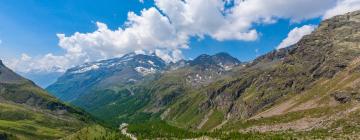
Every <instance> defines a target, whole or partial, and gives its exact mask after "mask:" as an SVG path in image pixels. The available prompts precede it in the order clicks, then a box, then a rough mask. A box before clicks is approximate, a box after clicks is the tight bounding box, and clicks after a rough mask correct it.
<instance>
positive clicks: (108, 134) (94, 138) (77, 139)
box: [64, 125, 130, 140]
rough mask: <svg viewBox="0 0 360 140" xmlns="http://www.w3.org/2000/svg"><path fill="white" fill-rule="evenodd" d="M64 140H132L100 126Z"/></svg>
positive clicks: (85, 129) (116, 131)
mask: <svg viewBox="0 0 360 140" xmlns="http://www.w3.org/2000/svg"><path fill="white" fill-rule="evenodd" d="M64 140H130V139H129V138H128V137H126V136H124V135H122V134H120V131H119V130H113V129H108V128H105V127H102V126H100V125H92V126H88V127H85V128H83V129H81V130H80V131H78V132H76V133H74V134H72V135H70V136H67V137H65V138H64Z"/></svg>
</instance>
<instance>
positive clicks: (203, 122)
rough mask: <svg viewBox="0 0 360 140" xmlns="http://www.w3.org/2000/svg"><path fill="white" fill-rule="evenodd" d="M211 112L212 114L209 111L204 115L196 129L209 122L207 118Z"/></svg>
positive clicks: (211, 111)
mask: <svg viewBox="0 0 360 140" xmlns="http://www.w3.org/2000/svg"><path fill="white" fill-rule="evenodd" d="M213 112H214V111H213V110H210V112H209V113H208V114H206V115H205V118H204V119H203V120H202V121H201V123H200V124H199V125H198V126H197V127H196V128H197V129H201V128H202V127H203V126H204V125H205V124H206V122H207V121H208V120H209V117H210V116H211V115H212V113H213Z"/></svg>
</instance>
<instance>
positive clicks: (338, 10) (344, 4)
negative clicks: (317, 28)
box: [323, 0, 360, 19]
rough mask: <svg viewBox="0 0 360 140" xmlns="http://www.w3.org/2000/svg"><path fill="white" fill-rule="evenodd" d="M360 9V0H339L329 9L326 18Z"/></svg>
mask: <svg viewBox="0 0 360 140" xmlns="http://www.w3.org/2000/svg"><path fill="white" fill-rule="evenodd" d="M356 10H360V0H339V1H338V2H337V4H336V6H335V7H334V8H332V9H330V10H328V11H327V12H326V13H325V15H324V17H323V18H324V19H329V18H331V17H333V16H336V15H341V14H345V13H348V12H352V11H356Z"/></svg>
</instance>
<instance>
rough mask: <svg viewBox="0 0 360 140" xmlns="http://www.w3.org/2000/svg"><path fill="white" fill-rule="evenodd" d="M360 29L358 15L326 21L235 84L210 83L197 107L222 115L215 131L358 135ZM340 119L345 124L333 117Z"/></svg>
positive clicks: (251, 67) (242, 72)
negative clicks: (211, 84)
mask: <svg viewBox="0 0 360 140" xmlns="http://www.w3.org/2000/svg"><path fill="white" fill-rule="evenodd" d="M359 27H360V12H353V13H350V14H347V15H343V16H337V17H334V18H332V19H329V20H326V21H324V22H323V23H321V25H320V26H319V28H318V29H317V30H316V31H315V32H313V33H312V34H311V35H309V36H305V37H304V38H303V39H302V40H301V41H300V42H299V43H297V44H296V45H294V46H293V47H291V48H289V49H286V50H280V51H275V52H272V53H269V54H267V55H265V56H262V57H260V58H259V59H257V60H255V61H254V62H253V63H252V64H249V65H248V66H247V67H246V68H244V69H242V70H240V71H237V72H236V74H235V75H236V76H233V78H228V79H226V80H224V81H218V82H216V83H214V86H211V87H209V88H208V89H211V90H207V91H208V92H207V94H208V97H207V99H206V100H207V101H206V102H204V103H203V104H201V105H200V106H201V107H205V108H208V110H213V112H216V111H219V112H221V113H220V114H222V116H223V117H222V118H223V120H219V119H218V121H217V123H216V124H217V125H213V126H216V127H213V128H219V127H220V126H221V125H224V124H225V123H227V125H230V126H231V124H232V123H234V122H238V123H235V124H236V125H233V127H229V129H244V128H246V127H248V128H246V129H245V131H253V130H255V131H261V132H264V131H265V132H266V131H277V130H278V131H285V130H296V131H310V130H317V129H325V130H326V129H330V131H332V130H338V133H342V132H346V131H347V130H346V129H345V128H344V130H343V129H342V128H343V127H348V128H351V129H353V130H357V129H358V128H359V125H358V124H357V123H358V121H359V120H357V119H356V118H357V117H355V116H356V115H355V114H357V112H359V110H358V109H357V108H358V107H359V104H358V101H357V100H356V99H357V97H358V95H359V91H358V90H357V89H358V88H357V87H358V86H359V85H360V83H358V81H359V79H360V77H359V73H358V71H357V68H358V67H360V66H359V65H360V63H358V62H359V57H360V40H359V39H360V30H359ZM205 110H207V109H205ZM335 113H336V114H335ZM334 114H335V115H334ZM340 114H341V115H344V116H343V117H344V118H338V117H335V116H337V115H340ZM208 116H212V115H208ZM345 116H346V117H345ZM351 116H352V117H351ZM248 119H249V120H248ZM215 120H217V119H215V118H214V119H210V120H207V121H206V122H205V125H204V126H206V125H207V124H208V123H212V122H213V121H215ZM239 120H240V121H239ZM209 121H210V122H209ZM341 121H343V122H341ZM351 121H353V123H352V124H351V123H350V122H351ZM345 122H347V123H345ZM267 123H270V124H267ZM251 125H254V126H252V127H250V126H251ZM257 125H259V126H257ZM225 126H226V125H225ZM353 130H351V131H353Z"/></svg>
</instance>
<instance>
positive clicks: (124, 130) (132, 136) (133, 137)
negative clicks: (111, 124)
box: [119, 123, 137, 140]
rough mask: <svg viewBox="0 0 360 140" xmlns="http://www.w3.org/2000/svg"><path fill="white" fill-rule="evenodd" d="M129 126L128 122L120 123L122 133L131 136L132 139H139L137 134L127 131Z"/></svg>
mask: <svg viewBox="0 0 360 140" xmlns="http://www.w3.org/2000/svg"><path fill="white" fill-rule="evenodd" d="M127 126H128V124H127V123H123V124H121V125H120V127H119V130H120V132H121V134H123V135H125V136H127V137H129V138H130V139H132V140H137V138H136V136H135V135H133V134H130V133H128V132H127Z"/></svg>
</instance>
